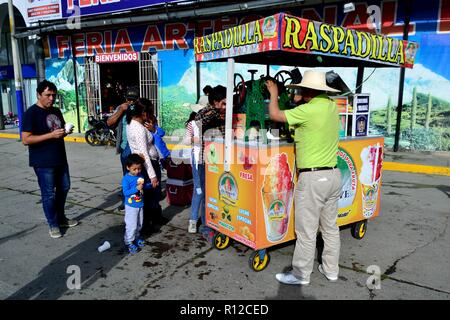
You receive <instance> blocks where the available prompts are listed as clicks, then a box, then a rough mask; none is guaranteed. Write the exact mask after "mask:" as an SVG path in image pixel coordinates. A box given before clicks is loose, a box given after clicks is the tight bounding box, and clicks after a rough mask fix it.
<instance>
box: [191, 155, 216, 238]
mask: <svg viewBox="0 0 450 320" xmlns="http://www.w3.org/2000/svg"><path fill="white" fill-rule="evenodd" d="M198 176H199V178H200V188H201V189H202V201H203V205H202V206H201V219H202V225H201V226H200V228H199V229H200V232H201V233H203V234H208V233H209V232H210V231H212V229H211V228H210V227H207V226H206V216H205V214H206V212H205V211H206V210H205V202H206V199H205V164H204V163H199V164H198ZM194 191H195V190H194Z"/></svg>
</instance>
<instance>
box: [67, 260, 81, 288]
mask: <svg viewBox="0 0 450 320" xmlns="http://www.w3.org/2000/svg"><path fill="white" fill-rule="evenodd" d="M66 273H67V274H69V275H70V276H69V277H68V278H67V281H66V285H67V289H69V290H80V289H81V269H80V267H79V266H77V265H70V266H68V267H67V270H66Z"/></svg>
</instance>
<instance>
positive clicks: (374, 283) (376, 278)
mask: <svg viewBox="0 0 450 320" xmlns="http://www.w3.org/2000/svg"><path fill="white" fill-rule="evenodd" d="M366 272H367V273H369V274H371V276H370V277H369V278H367V281H366V286H367V288H369V290H374V289H377V290H380V289H381V269H380V267H379V266H377V265H371V266H368V267H367V269H366Z"/></svg>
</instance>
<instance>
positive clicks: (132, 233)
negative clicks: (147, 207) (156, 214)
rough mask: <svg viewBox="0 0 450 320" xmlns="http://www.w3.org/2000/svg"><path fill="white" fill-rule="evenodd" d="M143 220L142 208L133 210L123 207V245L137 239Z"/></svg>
mask: <svg viewBox="0 0 450 320" xmlns="http://www.w3.org/2000/svg"><path fill="white" fill-rule="evenodd" d="M143 220H144V208H133V207H130V206H127V205H125V237H124V241H125V245H129V244H131V243H133V241H134V240H136V239H138V238H139V233H140V231H141V229H142V221H143Z"/></svg>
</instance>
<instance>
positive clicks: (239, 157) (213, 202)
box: [205, 142, 258, 249]
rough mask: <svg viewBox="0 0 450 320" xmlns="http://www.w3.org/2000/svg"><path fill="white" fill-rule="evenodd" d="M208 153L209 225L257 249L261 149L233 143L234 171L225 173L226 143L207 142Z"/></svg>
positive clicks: (231, 169)
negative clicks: (256, 188)
mask: <svg viewBox="0 0 450 320" xmlns="http://www.w3.org/2000/svg"><path fill="white" fill-rule="evenodd" d="M211 148H212V149H213V150H215V151H213V152H211ZM205 154H206V159H205V161H206V171H205V179H206V180H205V186H206V187H205V189H206V198H205V200H206V223H207V225H208V226H210V227H211V228H213V229H215V230H217V231H218V232H220V233H223V234H225V235H227V236H229V237H230V238H232V239H235V240H236V241H239V242H241V243H243V244H245V245H247V246H249V247H251V248H253V249H254V248H255V247H256V239H255V235H256V199H255V197H254V189H255V185H256V178H257V165H256V163H257V156H258V154H257V150H256V149H249V148H245V147H239V146H233V148H232V156H231V159H232V164H231V166H230V172H224V165H223V159H224V144H223V143H222V142H207V143H206V144H205Z"/></svg>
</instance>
